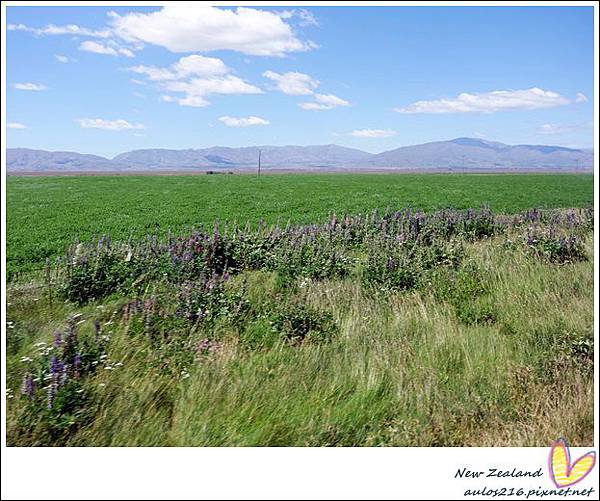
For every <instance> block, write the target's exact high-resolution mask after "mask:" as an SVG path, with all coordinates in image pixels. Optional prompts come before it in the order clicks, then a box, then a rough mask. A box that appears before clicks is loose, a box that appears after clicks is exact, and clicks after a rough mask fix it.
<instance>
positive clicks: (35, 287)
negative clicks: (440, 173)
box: [7, 178, 594, 446]
mask: <svg viewBox="0 0 600 501" xmlns="http://www.w3.org/2000/svg"><path fill="white" fill-rule="evenodd" d="M265 179H266V178H265ZM309 179H312V178H309ZM559 214H563V212H562V211H561V212H559ZM444 217H449V218H450V219H452V218H453V216H452V215H450V216H444ZM536 217H537V216H536ZM561 217H562V219H561V221H569V217H568V216H567V218H566V219H564V217H563V216H561ZM452 220H453V219H452ZM503 220H505V219H503ZM508 220H509V221H511V220H512V219H508ZM542 220H543V221H545V222H544V223H541V222H540V223H532V222H527V221H528V220H527V219H524V220H522V219H519V221H520V222H519V223H517V224H515V225H513V224H512V223H507V224H508V226H506V228H505V229H503V230H501V231H500V230H497V229H490V227H489V226H487V221H488V220H487V219H486V218H481V219H476V221H477V224H478V225H479V226H475V230H477V229H481V230H482V232H477V231H473V232H469V233H464V234H463V233H460V234H457V235H458V236H456V239H457V241H456V240H455V237H451V238H450V240H449V241H446V240H445V238H446V237H444V238H442V237H440V236H439V235H441V233H435V235H437V237H436V238H438V239H440V240H443V242H441V243H439V245H440V246H441V247H439V249H441V250H442V251H443V256H447V255H448V253H449V254H450V255H451V254H452V252H456V251H457V249H458V250H459V253H460V260H459V261H457V262H454V261H452V260H451V259H450V260H447V259H446V257H443V259H442V258H440V259H442V260H441V261H439V263H438V264H437V265H435V266H433V267H432V268H426V267H425V268H423V269H422V271H421V272H420V273H421V274H420V275H419V276H418V277H417V281H416V282H415V284H409V285H406V286H403V287H400V288H398V287H396V285H395V284H397V283H398V282H397V281H394V280H393V277H388V278H389V280H387V281H385V280H381V281H376V282H366V281H365V277H367V276H368V275H366V274H365V270H367V269H368V267H369V266H370V264H371V263H372V262H375V261H377V260H378V259H380V258H386V257H387V256H388V255H389V252H390V250H393V249H396V250H397V251H398V249H400V250H399V251H398V252H404V251H403V250H402V249H404V246H405V244H402V245H400V246H399V245H398V244H397V240H395V238H396V237H395V235H396V233H395V232H396V230H395V229H386V228H384V227H382V226H380V225H379V220H371V219H369V218H365V219H360V220H358V223H356V227H357V228H366V229H369V228H376V231H377V232H384V233H385V232H386V231H387V232H390V235H389V236H390V237H391V238H392V240H390V241H389V242H388V240H386V239H382V240H377V238H378V237H377V234H379V233H373V235H371V234H365V235H364V236H363V237H360V238H362V239H363V243H362V244H356V245H358V247H356V246H355V243H352V244H351V246H350V247H349V249H350V251H349V252H350V256H353V257H355V258H356V259H355V260H353V261H349V262H350V263H351V264H349V265H348V266H350V268H349V270H348V272H347V273H341V272H340V270H338V269H333V270H330V271H331V272H330V273H329V274H328V275H326V276H323V275H320V274H318V273H315V270H314V269H313V268H311V267H310V266H304V267H300V266H298V267H295V268H293V273H292V272H290V271H289V270H286V268H285V266H286V265H287V266H292V264H294V266H296V264H295V263H296V261H294V259H295V258H294V256H296V254H293V252H292V253H291V254H289V252H291V250H290V249H289V248H287V247H286V248H284V251H285V252H284V253H283V254H282V255H281V261H276V263H278V264H277V265H276V266H274V267H273V268H274V269H270V267H269V266H268V265H266V264H265V263H262V262H261V263H262V264H260V265H256V266H254V267H252V266H245V267H242V266H239V267H238V268H236V269H235V271H234V268H233V267H232V268H231V274H232V276H231V277H230V278H229V279H227V280H226V281H224V282H223V287H224V289H223V290H221V289H220V288H219V283H220V282H218V281H217V282H212V281H209V282H208V284H209V286H207V282H205V281H202V280H200V281H195V282H192V283H193V287H192V289H191V290H190V289H189V288H187V287H188V286H187V285H186V284H188V282H183V281H182V280H180V279H171V278H165V279H164V280H163V279H159V278H147V281H144V280H146V279H145V278H144V277H149V276H150V275H138V274H137V273H138V272H135V274H134V275H135V277H136V280H135V282H134V284H135V285H131V284H129V282H123V284H125V283H127V284H129V285H126V286H125V285H124V286H123V287H124V288H119V287H120V286H116V285H114V283H113V282H110V284H112V285H110V287H108V288H106V289H103V290H102V291H101V292H100V293H96V292H95V293H94V295H95V296H96V299H94V300H91V301H88V300H87V299H86V298H87V296H77V297H80V298H83V299H82V301H81V302H80V303H77V302H74V301H65V300H64V296H61V295H60V294H61V290H63V291H64V290H65V289H64V287H67V290H68V288H69V287H83V286H84V285H86V284H88V285H89V284H90V283H91V281H93V280H96V277H99V276H100V275H98V269H99V267H102V266H104V264H102V263H105V262H106V261H103V260H102V259H104V257H105V256H108V255H117V256H121V257H120V258H119V259H117V261H116V262H117V264H118V267H117V268H115V267H114V266H113V264H111V265H110V266H111V268H110V270H111V271H110V273H122V270H123V268H122V263H123V260H124V259H123V255H124V253H125V252H128V251H127V249H128V247H124V248H123V249H121V248H120V247H119V245H118V244H117V243H114V242H113V243H112V244H111V250H109V249H108V248H107V249H106V251H104V250H101V249H100V250H98V247H97V246H96V245H95V244H94V245H92V246H91V247H90V249H89V252H90V254H89V256H88V255H87V254H85V253H86V252H88V251H87V250H85V249H84V250H81V251H80V252H81V253H82V254H81V255H80V256H79V257H78V256H77V255H75V256H74V257H73V259H75V261H76V262H77V263H78V264H76V265H73V267H72V268H68V269H67V270H66V271H65V270H57V272H59V271H60V273H58V274H57V275H56V276H54V275H53V276H52V277H51V280H52V281H53V283H54V285H53V286H52V287H53V289H52V290H53V293H54V294H55V296H54V299H53V301H50V297H49V295H48V289H47V287H46V285H45V284H44V282H43V280H42V281H31V282H19V283H14V284H10V286H9V290H8V302H9V304H8V321H9V322H10V324H9V329H8V335H7V386H8V388H9V390H10V397H9V399H8V403H7V443H8V444H9V445H73V446H546V445H548V444H549V443H550V442H551V441H552V440H554V439H556V438H557V437H560V436H563V437H565V438H566V439H567V440H568V441H569V443H570V444H571V445H573V446H583V445H591V444H593V315H594V312H593V238H592V234H591V229H590V228H591V226H590V225H589V221H588V223H586V225H584V226H581V227H577V228H579V229H575V230H568V231H574V232H575V233H576V235H577V238H578V239H580V240H578V241H580V242H581V246H580V247H577V248H576V252H575V251H573V254H557V253H556V247H555V246H553V244H552V242H555V241H556V242H558V241H559V239H558V236H559V235H561V234H562V233H561V232H563V231H567V230H565V228H566V227H563V226H562V225H563V223H560V224H559V223H556V221H557V219H556V218H555V217H554V216H552V215H550V216H548V217H546V216H543V217H542V219H540V221H542ZM468 221H472V219H470V218H469V219H468ZM409 222H411V224H412V223H414V222H415V218H414V217H413V216H410V217H409ZM338 224H339V223H338ZM353 224H354V223H353ZM569 224H571V223H569ZM361 225H364V226H361ZM548 225H549V226H551V227H550V229H549V230H548V228H546V226H548ZM538 226H539V227H540V228H539V230H540V231H542V230H543V232H546V231H547V230H548V233H547V234H548V235H551V236H548V239H547V240H543V239H541V238H540V239H539V240H536V241H537V242H541V244H540V247H536V245H538V244H536V243H535V242H534V243H527V242H528V238H527V235H531V231H532V230H531V228H532V227H538ZM436 228H438V227H436ZM570 228H572V226H570ZM483 230H485V231H487V232H488V233H485V232H483ZM323 231H324V233H323V235H324V238H325V240H323V241H321V240H317V242H318V244H317V245H325V243H326V242H329V241H330V240H327V238H329V239H330V238H331V236H329V237H328V236H327V235H331V232H330V231H331V230H330V229H329V227H324V229H323ZM339 231H340V234H343V235H346V233H344V231H342V230H339ZM435 231H439V228H438V229H437V230H435ZM556 232H558V233H556ZM299 234H303V233H302V232H300V233H299ZM540 234H541V233H540ZM544 234H546V233H544ZM228 238H233V237H231V236H230V235H227V236H224V235H221V236H220V237H219V239H218V242H222V239H225V240H226V241H227V239H228ZM248 238H250V237H248ZM248 238H247V239H245V240H243V241H244V242H246V243H248V242H250V245H252V241H251V240H249V239H248ZM295 238H296V237H293V238H292V239H291V242H296V240H295ZM386 238H387V237H386ZM408 238H409V239H410V238H412V237H408ZM536 238H537V237H536ZM553 239H554V240H553ZM215 241H217V240H215ZM307 241H308V242H309V243H310V242H313V240H311V239H310V237H308V240H307ZM409 241H410V240H409ZM416 241H417V242H418V245H419V246H422V247H424V248H425V249H433V250H435V249H436V248H437V247H436V245H438V244H436V242H428V241H427V240H423V239H421V236H418V237H417V240H416ZM344 242H345V240H344ZM352 242H354V241H352ZM386 242H388V243H390V242H392V243H393V242H396V243H395V244H393V247H386ZM560 242H562V243H561V245H563V244H564V242H563V241H562V240H560ZM284 243H285V242H284ZM458 244H460V247H456V246H455V245H458ZM144 245H146V244H144ZM207 245H208V244H207ZM256 245H258V244H256ZM261 245H262V244H261ZM311 245H312V244H311ZM344 245H347V244H339V243H338V244H336V247H335V249H336V253H337V255H338V257H339V259H341V257H340V256H341V254H340V253H342V251H343V250H344V249H345V247H344ZM298 246H299V245H298V244H294V245H293V246H292V250H294V249H296V247H298ZM145 248H146V247H142V248H141V250H135V249H134V251H133V254H134V255H133V257H131V258H128V257H127V258H125V261H126V262H128V263H134V262H135V261H136V259H146V260H147V261H143V262H144V263H145V267H144V268H143V270H144V272H145V273H150V272H149V271H148V270H150V269H151V268H152V266H159V268H158V269H159V270H160V273H159V275H158V276H159V277H161V276H164V277H171V276H173V275H170V273H172V271H173V269H179V268H177V266H179V265H177V264H176V261H173V263H172V264H169V263H170V261H169V262H166V263H165V262H163V261H161V260H160V256H159V257H150V258H148V257H147V256H150V254H144V253H143V252H142V251H143V250H144V249H145ZM153 248H154V247H153ZM173 248H175V247H173ZM207 248H208V247H207ZM225 248H227V247H225ZM260 248H261V249H263V248H264V247H260ZM453 249H454V250H453ZM251 250H252V249H250V251H248V255H249V256H250V257H254V256H255V254H253V253H252V252H251ZM546 251H547V252H546ZM105 252H106V254H105ZM136 252H138V253H139V254H136ZM158 252H161V251H160V250H159V251H158ZM170 252H171V255H174V254H173V253H174V252H175V251H170ZM177 252H178V251H177ZM202 252H208V251H205V250H203V251H202ZM227 252H233V251H231V250H228V251H227ZM245 252H246V251H245ZM269 252H270V253H271V254H272V255H273V256H275V257H274V258H273V259H276V255H277V252H278V250H277V248H270V251H269ZM298 252H299V253H300V255H301V256H304V258H306V259H308V262H309V263H313V262H314V261H313V259H316V258H315V255H313V254H306V253H304V251H303V250H299V251H298ZM406 252H409V253H410V248H409V250H408V251H406ZM94 253H98V254H97V255H98V256H99V257H98V260H97V261H96V260H95V258H93V255H95V254H94ZM121 253H123V254H121ZM371 253H372V254H371ZM175 254H176V252H175ZM207 255H210V256H213V254H212V253H209V254H207ZM407 255H408V254H407ZM436 255H437V254H436ZM86 256H87V257H86ZM103 256H104V257H103ZM139 256H142V257H139ZM143 256H146V257H143ZM289 256H291V258H290V257H289ZM422 256H423V259H425V258H426V257H427V254H423V255H422ZM560 256H562V257H561V258H560V259H559V257H560ZM100 258H102V259H100ZM292 258H294V259H292ZM129 259H131V261H130V260H129ZM211 259H212V257H211ZM418 259H421V255H420V254H418ZM78 260H79V261H78ZM211 262H212V261H211ZM240 262H242V261H240ZM243 262H249V261H243ZM317 262H320V261H317ZM383 262H384V263H385V260H384V261H383ZM442 263H444V264H442ZM413 264H415V265H419V263H417V262H415V263H413ZM69 266H70V265H69ZM173 267H175V268H173ZM135 269H137V268H135ZM69 270H70V271H69ZM163 271H164V275H163V274H162V272H163ZM316 271H317V272H318V271H319V270H316ZM283 272H285V273H283ZM388 272H389V270H388ZM282 273H283V275H282ZM290 273H291V275H290ZM389 273H393V272H389ZM152 276H154V275H152ZM375 278H377V277H375ZM384 278H385V277H384ZM170 280H174V281H173V282H170ZM388 286H389V287H388ZM86 287H87V286H86ZM86 287H83V288H82V289H78V290H83V291H89V288H86ZM171 287H173V289H172V288H171ZM61 288H62V289H61ZM194 290H200V291H201V294H200V300H201V303H200V304H202V305H203V306H202V307H201V309H198V306H197V303H193V302H194V301H196V299H194V298H195V296H193V295H191V293H190V291H191V292H193V291H194ZM136 291H137V292H136ZM184 293H185V294H184ZM99 296H101V297H99ZM207 297H208V298H211V299H210V301H209V302H206V301H205V299H206V298H207ZM136 298H139V300H140V302H137V303H132V302H131V301H132V300H134V299H136ZM190 303H193V304H192V306H191V307H190ZM132 304H133V305H135V306H131V305H132ZM197 309H198V312H201V313H202V314H203V315H204V310H205V309H206V315H207V316H204V317H196V316H189V315H190V314H193V313H194V312H196V310H197ZM201 310H202V311H201ZM209 310H210V311H211V314H210V315H208V311H209ZM196 313H197V312H196ZM74 315H77V316H75V317H73V316H74ZM69 317H71V318H73V319H74V320H72V323H73V325H74V324H75V322H77V323H78V325H74V327H73V329H77V331H78V333H79V334H78V336H79V338H78V339H79V341H78V342H79V343H82V344H80V345H79V348H78V349H80V350H81V351H82V352H83V353H84V354H85V356H86V357H87V356H88V355H89V357H90V358H89V359H86V360H84V363H88V367H89V369H88V371H87V372H85V373H84V374H83V375H82V376H77V377H76V376H69V377H68V378H67V383H64V386H63V387H62V389H60V391H59V392H58V393H57V394H56V395H57V396H56V397H55V398H56V399H55V400H54V403H53V404H52V405H53V407H52V408H51V409H47V408H46V391H45V390H43V391H42V389H41V388H40V389H39V390H37V392H36V393H35V394H34V396H33V398H32V399H29V397H27V396H26V395H21V394H20V390H19V389H20V387H21V381H22V380H23V377H24V376H27V374H40V378H42V379H43V377H44V374H46V375H47V376H46V377H49V378H50V382H52V381H54V379H52V377H54V376H51V375H48V373H47V369H43V370H42V368H43V367H46V366H47V362H48V360H49V357H50V356H51V354H52V352H47V348H46V347H47V346H49V345H51V343H52V338H53V332H54V331H55V330H56V329H57V328H58V329H64V327H65V324H66V322H67V320H66V319H67V318H69ZM96 319H98V320H100V322H101V328H100V332H99V333H96V332H95V328H94V320H96ZM186 319H187V320H186ZM303 329H304V330H303ZM67 331H68V330H67ZM292 334H295V335H301V337H300V338H298V337H292ZM67 337H68V336H67ZM94 338H96V339H97V341H95V342H93V341H91V340H93V339H94ZM98 339H101V340H100V341H98ZM62 342H63V343H66V341H65V338H64V337H63V341H62ZM38 343H46V344H45V345H41V346H40V345H38ZM86 343H88V344H86ZM199 343H200V344H201V346H202V348H201V349H200V348H198V346H199ZM84 346H85V347H87V348H85V349H84V348H82V347H84ZM99 346H100V348H98V347H99ZM213 348H214V349H213ZM65 350H66V348H65ZM86 350H87V351H86ZM55 352H56V351H55ZM100 353H103V354H102V355H100ZM29 359H31V360H29ZM92 360H93V361H94V362H96V364H95V365H94V363H93V362H92ZM42 362H43V363H42ZM36 364H37V365H36ZM44 364H46V365H44ZM36 367H37V369H36ZM106 367H108V369H107V368H106ZM44 370H45V371H46V372H44ZM36 371H41V372H36ZM56 374H58V372H57V373H56ZM56 377H59V376H58V375H57V376H56ZM57 381H58V380H57ZM565 381H568V382H569V384H565V383H564V382H565ZM47 382H48V381H44V382H40V383H39V384H40V385H42V384H46V383H47ZM61 384H62V383H61Z"/></svg>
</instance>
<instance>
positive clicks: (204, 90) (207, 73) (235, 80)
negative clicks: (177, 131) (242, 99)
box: [128, 54, 263, 107]
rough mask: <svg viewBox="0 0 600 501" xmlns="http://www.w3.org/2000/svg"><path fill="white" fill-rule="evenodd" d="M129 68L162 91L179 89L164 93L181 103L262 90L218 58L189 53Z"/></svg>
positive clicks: (202, 103) (165, 97) (203, 102)
mask: <svg viewBox="0 0 600 501" xmlns="http://www.w3.org/2000/svg"><path fill="white" fill-rule="evenodd" d="M128 69H129V70H130V71H133V72H135V73H138V74H140V75H145V76H146V78H148V80H150V81H154V82H158V85H159V88H160V89H162V90H163V91H168V92H176V93H183V94H184V96H183V97H174V96H172V95H169V94H166V95H163V96H161V98H160V99H161V100H162V101H165V102H177V103H179V104H180V105H182V106H194V107H203V106H208V105H209V104H210V102H209V101H208V100H207V99H206V96H209V95H211V94H262V93H263V91H262V90H261V89H259V88H258V87H256V86H255V85H252V84H250V83H248V82H246V81H244V80H243V79H241V78H240V77H237V76H235V75H231V74H230V71H231V70H230V69H229V68H228V67H227V66H226V65H225V63H223V61H221V60H220V59H217V58H214V57H205V56H199V55H197V54H193V55H191V56H186V57H182V58H181V59H179V60H178V61H177V62H176V63H174V64H172V65H171V66H169V67H167V68H159V67H156V66H144V65H139V66H133V67H131V68H128Z"/></svg>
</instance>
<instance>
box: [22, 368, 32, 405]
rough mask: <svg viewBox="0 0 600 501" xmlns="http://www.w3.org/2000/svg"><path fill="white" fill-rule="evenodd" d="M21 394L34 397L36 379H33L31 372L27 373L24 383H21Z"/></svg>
mask: <svg viewBox="0 0 600 501" xmlns="http://www.w3.org/2000/svg"><path fill="white" fill-rule="evenodd" d="M21 394H23V395H26V396H28V397H29V398H30V399H33V397H34V394H35V381H34V380H33V376H32V375H31V374H27V375H26V376H25V377H24V378H23V384H22V385H21Z"/></svg>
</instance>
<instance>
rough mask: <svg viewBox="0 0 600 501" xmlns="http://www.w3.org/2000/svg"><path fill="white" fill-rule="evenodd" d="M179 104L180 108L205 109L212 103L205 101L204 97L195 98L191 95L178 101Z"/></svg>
mask: <svg viewBox="0 0 600 501" xmlns="http://www.w3.org/2000/svg"><path fill="white" fill-rule="evenodd" d="M177 102H178V103H179V105H180V106H192V107H194V108H204V107H205V106H208V105H209V104H210V102H209V101H207V100H206V99H204V98H203V97H202V96H194V95H191V94H188V95H187V96H185V97H182V98H179V99H177Z"/></svg>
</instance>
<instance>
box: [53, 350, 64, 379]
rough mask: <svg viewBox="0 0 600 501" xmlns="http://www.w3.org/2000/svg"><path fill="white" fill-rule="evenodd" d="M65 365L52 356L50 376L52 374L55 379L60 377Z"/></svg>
mask: <svg viewBox="0 0 600 501" xmlns="http://www.w3.org/2000/svg"><path fill="white" fill-rule="evenodd" d="M63 367H64V365H63V363H62V362H61V361H60V360H59V359H58V357H57V356H56V355H53V356H52V359H51V360H50V374H52V376H53V377H55V376H56V377H58V376H60V375H61V374H62V371H63Z"/></svg>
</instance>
